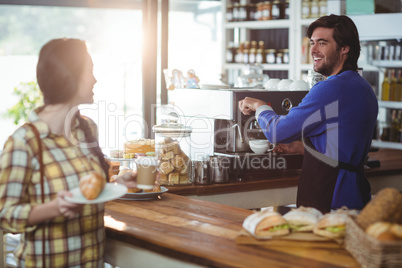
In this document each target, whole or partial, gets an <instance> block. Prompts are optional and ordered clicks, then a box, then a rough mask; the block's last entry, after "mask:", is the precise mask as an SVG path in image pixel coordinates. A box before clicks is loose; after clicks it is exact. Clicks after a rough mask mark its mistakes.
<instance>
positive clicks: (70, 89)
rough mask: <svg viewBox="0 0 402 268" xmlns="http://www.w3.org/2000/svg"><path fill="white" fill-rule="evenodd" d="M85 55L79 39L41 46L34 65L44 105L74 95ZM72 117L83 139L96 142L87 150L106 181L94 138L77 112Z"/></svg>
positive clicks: (83, 44)
mask: <svg viewBox="0 0 402 268" xmlns="http://www.w3.org/2000/svg"><path fill="white" fill-rule="evenodd" d="M87 55H88V50H87V46H86V44H85V42H84V41H82V40H79V39H68V38H62V39H53V40H51V41H49V42H48V43H46V44H45V45H44V46H43V47H42V49H41V51H40V53H39V59H38V64H37V67H36V78H37V81H38V84H39V88H40V90H41V91H42V94H43V100H44V103H45V105H48V104H58V103H63V102H66V101H68V100H70V99H71V98H72V97H73V96H74V95H75V93H76V91H77V90H78V83H79V81H80V78H81V76H82V73H83V68H84V65H85V64H84V63H85V61H86V60H87V57H86V56H87ZM76 116H77V118H78V120H79V123H80V125H79V126H80V128H81V129H82V131H83V132H84V134H85V141H86V142H88V143H93V142H96V146H92V147H91V148H90V150H91V151H92V153H93V154H95V155H96V156H97V157H98V159H99V162H100V164H101V166H102V169H103V170H104V172H105V175H106V180H107V181H109V164H108V163H107V162H106V160H105V157H104V155H103V153H102V150H101V149H100V147H99V144H98V141H97V138H96V137H94V135H93V134H92V132H91V129H90V127H89V125H88V122H87V121H86V120H85V119H84V118H82V116H81V115H80V113H79V112H78V113H77V115H76Z"/></svg>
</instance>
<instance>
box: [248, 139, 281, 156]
mask: <svg viewBox="0 0 402 268" xmlns="http://www.w3.org/2000/svg"><path fill="white" fill-rule="evenodd" d="M248 145H250V149H251V150H252V151H253V152H254V153H256V154H265V153H266V152H271V151H272V150H273V149H274V148H275V144H272V143H270V142H269V140H266V139H257V140H249V141H248Z"/></svg>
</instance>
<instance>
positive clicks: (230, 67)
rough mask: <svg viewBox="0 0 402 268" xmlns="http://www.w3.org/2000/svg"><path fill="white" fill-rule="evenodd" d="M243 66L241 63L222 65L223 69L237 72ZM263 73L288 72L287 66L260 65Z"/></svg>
mask: <svg viewBox="0 0 402 268" xmlns="http://www.w3.org/2000/svg"><path fill="white" fill-rule="evenodd" d="M244 66H245V64H241V63H225V64H223V68H224V69H226V70H237V69H240V70H241V69H243V67H244ZM261 66H262V68H263V69H264V71H288V70H289V64H262V65H261Z"/></svg>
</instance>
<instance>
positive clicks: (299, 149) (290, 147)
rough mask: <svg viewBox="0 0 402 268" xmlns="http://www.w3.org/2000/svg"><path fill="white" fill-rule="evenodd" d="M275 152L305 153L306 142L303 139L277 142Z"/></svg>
mask: <svg viewBox="0 0 402 268" xmlns="http://www.w3.org/2000/svg"><path fill="white" fill-rule="evenodd" d="M274 152H275V153H279V154H304V144H303V142H301V141H294V142H291V143H287V144H283V143H281V144H277V145H276V146H275V149H274Z"/></svg>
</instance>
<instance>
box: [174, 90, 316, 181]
mask: <svg viewBox="0 0 402 268" xmlns="http://www.w3.org/2000/svg"><path fill="white" fill-rule="evenodd" d="M307 93H308V91H267V90H262V89H261V90H256V89H214V90H210V89H175V90H174V91H171V92H169V102H171V103H172V104H173V105H174V107H176V109H177V110H178V114H179V116H180V117H182V118H185V121H187V122H196V121H198V120H199V119H201V118H202V119H203V120H201V121H203V122H206V121H205V120H207V121H208V123H206V124H205V125H208V126H209V127H208V131H203V133H202V134H203V135H200V134H201V133H198V135H197V129H198V127H197V126H192V128H193V134H192V140H194V141H195V142H197V143H200V141H202V140H205V143H208V144H209V145H210V146H209V147H208V148H207V150H206V151H204V152H203V153H204V154H208V155H219V156H225V157H229V158H232V159H233V161H232V165H233V168H232V170H234V171H235V173H236V177H242V176H243V175H244V174H245V173H248V172H252V173H253V174H256V173H264V172H265V171H266V169H270V170H273V169H276V168H275V167H276V166H277V164H278V161H276V160H280V159H282V160H283V159H284V162H286V167H285V169H298V168H301V163H302V156H301V155H280V156H277V155H276V154H274V153H265V154H262V155H258V154H254V153H253V152H252V151H251V149H250V147H249V144H248V141H249V140H250V139H266V137H265V135H264V133H263V132H262V130H261V128H260V126H259V125H258V122H257V121H256V118H255V114H254V113H252V114H251V115H244V114H243V113H241V111H240V110H239V108H238V103H239V101H240V100H242V99H244V98H245V97H251V98H256V99H260V100H264V101H266V103H267V104H268V105H270V106H271V107H272V109H273V110H274V111H275V112H276V113H277V114H279V115H286V114H287V113H288V112H289V110H290V109H292V107H295V106H297V105H298V104H299V103H300V102H301V101H302V99H303V98H304V96H305V95H306V94H307ZM195 147H196V146H195ZM204 149H205V148H204ZM196 154H197V148H194V149H192V156H193V157H196ZM279 158H280V159H279ZM250 161H254V162H261V163H263V162H264V161H265V163H266V165H265V167H262V166H264V165H259V167H258V168H256V167H250V166H249V165H248V163H249V162H250ZM274 162H275V164H273V163H274ZM282 162H283V161H282Z"/></svg>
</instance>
